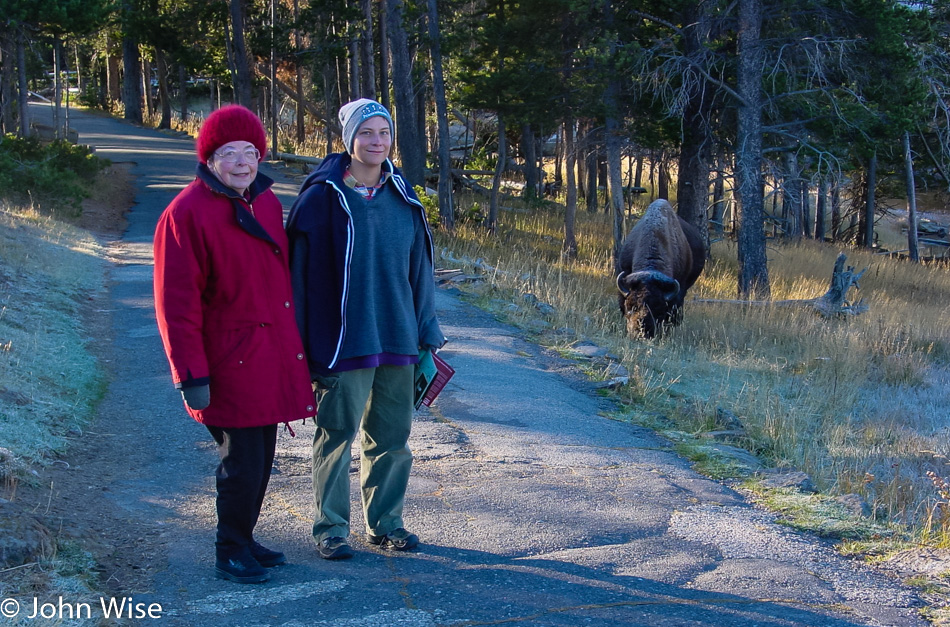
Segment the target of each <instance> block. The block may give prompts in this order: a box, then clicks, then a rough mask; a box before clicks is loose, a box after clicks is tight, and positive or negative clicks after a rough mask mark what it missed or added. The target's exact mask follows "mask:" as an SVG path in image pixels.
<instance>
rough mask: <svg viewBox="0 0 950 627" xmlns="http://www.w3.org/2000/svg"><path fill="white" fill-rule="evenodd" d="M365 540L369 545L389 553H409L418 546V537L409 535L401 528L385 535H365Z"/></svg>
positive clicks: (412, 534)
mask: <svg viewBox="0 0 950 627" xmlns="http://www.w3.org/2000/svg"><path fill="white" fill-rule="evenodd" d="M366 539H367V540H369V543H370V544H375V545H377V546H379V548H381V549H387V550H389V551H411V550H412V549H414V548H416V547H417V546H419V536H417V535H416V534H414V533H409V532H408V531H406V530H405V529H403V528H402V527H400V528H399V529H394V530H393V531H390V532H389V533H387V534H386V535H383V536H374V535H373V534H371V533H368V534H366Z"/></svg>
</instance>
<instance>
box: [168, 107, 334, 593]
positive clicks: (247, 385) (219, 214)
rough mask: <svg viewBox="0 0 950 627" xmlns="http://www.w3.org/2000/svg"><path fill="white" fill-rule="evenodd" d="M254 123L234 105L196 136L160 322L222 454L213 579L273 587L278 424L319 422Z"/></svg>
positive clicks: (175, 216) (262, 136) (181, 384)
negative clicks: (261, 537) (270, 487)
mask: <svg viewBox="0 0 950 627" xmlns="http://www.w3.org/2000/svg"><path fill="white" fill-rule="evenodd" d="M266 151H267V136H266V133H265V131H264V126H263V125H262V124H261V121H260V119H258V117H257V116H256V115H255V114H254V113H253V112H251V111H250V110H248V109H246V108H244V107H241V106H238V105H231V106H227V107H223V108H221V109H218V110H217V111H215V112H214V113H212V114H211V115H210V116H208V119H207V120H206V121H205V123H204V125H202V127H201V130H200V132H199V133H198V140H197V152H198V161H199V162H200V163H199V164H198V168H197V177H196V179H195V180H194V182H192V183H191V184H190V185H189V186H188V187H186V188H185V189H184V190H182V192H181V193H180V194H178V196H177V197H176V198H175V199H174V200H173V201H172V202H171V204H170V205H169V206H168V208H166V209H165V211H164V213H163V214H162V216H161V218H160V219H159V221H158V227H157V228H156V230H155V242H154V244H155V247H154V252H155V313H156V317H157V319H158V328H159V331H160V333H161V336H162V342H163V344H164V346H165V353H166V354H167V356H168V361H169V364H170V365H171V371H172V379H173V380H174V382H175V386H176V387H177V388H179V389H180V390H181V393H182V396H183V398H184V401H185V409H186V410H187V411H188V414H189V415H191V417H192V418H194V419H195V420H197V421H198V422H200V423H202V424H203V425H205V427H207V429H208V431H210V432H211V437H213V438H214V441H215V442H216V443H217V446H218V454H219V456H220V459H221V461H220V464H219V465H218V468H217V472H216V486H217V502H216V505H217V514H218V528H217V536H216V540H215V558H216V559H215V573H216V575H217V576H218V577H220V578H222V579H229V580H231V581H236V582H239V583H258V582H262V581H266V580H267V579H268V578H269V575H268V572H267V570H266V569H267V568H269V567H272V566H277V565H278V564H282V563H284V562H285V561H286V560H285V557H284V554H283V553H281V552H279V551H274V550H271V549H267V548H265V547H263V546H262V545H261V544H259V543H258V542H257V541H256V540H255V539H254V536H253V532H254V526H255V525H256V524H257V519H258V517H259V515H260V511H261V505H262V503H263V500H264V493H265V491H266V489H267V482H268V479H269V477H270V472H271V466H272V464H273V461H274V450H275V448H276V442H277V425H278V424H280V423H289V422H291V421H294V420H301V419H305V418H308V417H311V416H313V415H314V414H315V410H316V404H315V401H314V396H313V391H312V388H311V385H310V373H309V370H308V367H307V360H306V359H305V358H304V352H303V345H302V343H301V340H300V335H299V332H298V330H297V326H296V322H295V318H294V305H293V296H292V292H291V285H290V274H289V270H288V263H287V236H286V234H285V232H284V229H283V210H282V207H281V205H280V201H278V200H277V197H276V196H275V195H274V192H273V191H271V189H270V187H271V185H272V184H273V181H272V180H271V179H269V178H268V177H266V176H264V175H263V174H260V173H259V172H258V171H257V168H258V164H259V162H260V161H261V159H263V157H264V155H265V153H266Z"/></svg>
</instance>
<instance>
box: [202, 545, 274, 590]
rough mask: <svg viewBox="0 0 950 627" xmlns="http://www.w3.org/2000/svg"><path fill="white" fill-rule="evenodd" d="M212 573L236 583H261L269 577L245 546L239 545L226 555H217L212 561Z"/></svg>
mask: <svg viewBox="0 0 950 627" xmlns="http://www.w3.org/2000/svg"><path fill="white" fill-rule="evenodd" d="M219 555H220V554H219ZM214 574H215V576H216V577H217V578H218V579H227V580H228V581H234V582H237V583H263V582H265V581H267V580H268V579H270V573H268V572H267V571H266V570H264V567H263V566H261V565H260V564H259V563H258V562H257V560H256V559H254V556H252V555H251V551H250V550H249V549H248V548H247V547H241V548H240V549H239V550H237V551H234V552H232V553H231V555H230V556H228V557H218V558H217V559H216V560H215V562H214Z"/></svg>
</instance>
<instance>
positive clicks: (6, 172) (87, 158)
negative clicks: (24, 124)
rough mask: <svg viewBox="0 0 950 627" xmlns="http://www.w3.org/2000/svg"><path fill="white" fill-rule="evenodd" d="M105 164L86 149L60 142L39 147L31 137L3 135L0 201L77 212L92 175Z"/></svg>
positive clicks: (0, 154)
mask: <svg viewBox="0 0 950 627" xmlns="http://www.w3.org/2000/svg"><path fill="white" fill-rule="evenodd" d="M108 164H109V161H108V160H106V159H101V158H99V157H96V156H95V155H93V154H92V152H91V151H90V150H89V148H88V147H87V146H77V145H74V144H71V143H69V142H67V141H64V140H56V141H53V142H51V143H49V144H43V143H41V142H40V141H39V139H37V138H34V137H27V138H20V137H16V136H15V135H12V134H7V135H4V136H3V138H2V140H0V198H4V199H7V200H10V201H19V202H23V201H32V202H35V203H40V204H46V205H53V206H56V205H59V204H65V205H66V206H68V207H70V208H71V209H72V210H73V211H75V212H78V211H79V206H80V203H81V202H82V200H83V199H84V198H87V197H88V196H89V191H88V190H89V187H90V186H91V185H92V183H93V181H94V179H95V177H96V175H97V174H98V173H99V171H100V170H102V169H103V168H105V167H106V166H107V165H108Z"/></svg>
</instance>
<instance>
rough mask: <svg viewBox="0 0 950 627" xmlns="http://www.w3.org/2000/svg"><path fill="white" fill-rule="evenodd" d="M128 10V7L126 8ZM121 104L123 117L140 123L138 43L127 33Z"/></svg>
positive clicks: (140, 79)
mask: <svg viewBox="0 0 950 627" xmlns="http://www.w3.org/2000/svg"><path fill="white" fill-rule="evenodd" d="M126 10H130V9H128V8H127V9H126ZM122 65H123V69H124V70H125V73H124V74H123V76H122V104H123V107H124V108H125V113H124V114H123V118H124V119H126V120H129V121H130V122H133V123H135V124H141V123H142V63H141V59H140V57H139V44H138V42H137V41H136V40H134V39H132V38H131V37H129V36H128V35H127V36H125V37H123V38H122Z"/></svg>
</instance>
